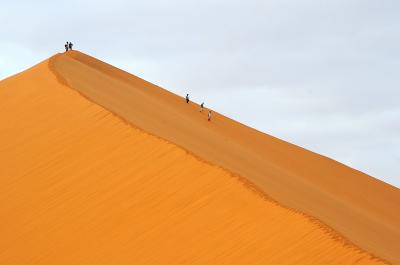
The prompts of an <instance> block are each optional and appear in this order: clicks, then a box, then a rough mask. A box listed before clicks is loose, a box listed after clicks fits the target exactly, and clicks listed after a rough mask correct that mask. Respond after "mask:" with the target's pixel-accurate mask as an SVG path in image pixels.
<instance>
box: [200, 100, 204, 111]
mask: <svg viewBox="0 0 400 265" xmlns="http://www.w3.org/2000/svg"><path fill="white" fill-rule="evenodd" d="M203 109H204V102H203V103H201V105H200V112H203Z"/></svg>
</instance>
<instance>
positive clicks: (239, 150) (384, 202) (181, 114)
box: [50, 52, 400, 264]
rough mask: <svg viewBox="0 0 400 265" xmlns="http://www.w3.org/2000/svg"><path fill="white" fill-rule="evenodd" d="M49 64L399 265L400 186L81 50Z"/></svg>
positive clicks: (110, 104)
mask: <svg viewBox="0 0 400 265" xmlns="http://www.w3.org/2000/svg"><path fill="white" fill-rule="evenodd" d="M50 65H51V67H52V70H53V72H54V73H55V74H56V75H57V76H58V78H59V80H60V81H61V82H63V83H64V84H67V85H68V86H70V87H72V88H74V89H75V90H77V91H78V92H79V93H81V94H82V95H84V96H85V97H87V98H89V99H90V100H92V101H93V102H95V103H97V104H99V105H101V106H104V107H105V108H106V109H108V110H110V111H112V112H113V113H115V114H117V115H118V116H120V117H122V118H123V119H125V120H126V121H128V122H130V123H132V124H134V125H135V126H137V127H139V128H141V129H143V130H145V131H147V132H150V133H151V134H153V135H157V136H160V137H162V138H163V139H166V140H168V141H170V142H173V143H175V144H177V145H179V146H182V147H184V148H185V149H186V150H189V151H190V152H193V153H195V154H196V155H198V156H199V157H201V158H202V159H204V160H206V161H209V162H211V163H213V164H216V165H219V166H221V167H223V168H225V169H228V170H230V171H232V172H234V173H236V174H238V175H241V176H243V177H246V178H247V179H248V180H250V181H251V182H252V183H254V184H255V185H256V186H257V187H259V188H260V189H261V190H262V191H263V192H265V193H266V194H268V195H269V196H271V197H272V198H274V199H275V200H277V201H278V202H280V203H282V204H284V205H286V206H288V207H291V208H294V209H298V210H300V211H301V212H304V213H306V214H309V215H311V216H314V217H316V218H318V219H319V220H321V221H322V222H324V223H326V224H328V225H329V226H331V227H332V228H334V229H335V230H337V231H339V232H340V233H341V234H342V235H344V236H345V237H347V238H348V239H350V240H351V241H352V242H353V243H355V244H356V245H358V246H360V247H362V248H364V249H366V250H367V251H369V252H371V253H374V254H376V255H378V256H380V257H383V258H385V259H387V260H390V261H393V262H396V263H399V264H400V248H399V246H400V214H399V213H400V190H399V189H396V188H395V187H393V186H390V185H388V184H386V183H384V182H381V181H379V180H377V179H374V178H372V177H370V176H368V175H365V174H363V173H361V172H359V171H356V170H354V169H351V168H349V167H347V166H344V165H342V164H340V163H338V162H336V161H333V160H331V159H329V158H326V157H323V156H320V155H318V154H315V153H312V152H309V151H307V150H305V149H302V148H300V147H297V146H295V145H292V144H289V143H286V142H284V141H281V140H279V139H276V138H274V137H271V136H269V135H266V134H263V133H261V132H258V131H256V130H254V129H251V128H249V127H246V126H244V125H242V124H239V123H237V122H235V121H232V120H230V119H228V118H226V117H223V116H221V115H218V116H215V115H214V120H213V122H212V123H211V124H209V123H208V122H207V120H206V113H203V114H200V113H199V107H198V105H195V104H190V105H187V104H185V103H184V100H183V98H181V97H178V96H176V95H174V94H172V93H170V92H168V91H166V90H163V89H161V88H159V87H157V86H155V85H152V84H151V83H148V82H146V81H144V80H142V79H140V78H137V77H135V76H133V75H130V74H128V73H126V72H123V71H121V70H119V69H117V68H114V67H112V66H110V65H108V64H105V63H103V62H101V61H99V60H96V59H95V58H92V57H90V56H87V55H85V54H82V53H80V52H69V53H66V54H60V55H57V56H55V57H54V58H53V59H51V62H50ZM255 115H262V114H255Z"/></svg>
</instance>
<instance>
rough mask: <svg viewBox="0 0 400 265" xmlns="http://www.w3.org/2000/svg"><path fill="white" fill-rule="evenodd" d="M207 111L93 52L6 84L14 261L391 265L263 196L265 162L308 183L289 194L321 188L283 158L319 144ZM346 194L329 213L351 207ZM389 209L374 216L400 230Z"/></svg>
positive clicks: (0, 255) (10, 260)
mask: <svg viewBox="0 0 400 265" xmlns="http://www.w3.org/2000/svg"><path fill="white" fill-rule="evenodd" d="M70 88H73V89H75V90H76V91H78V92H79V93H80V94H81V95H83V96H84V97H86V98H89V99H90V101H89V100H87V99H85V98H83V97H81V96H80V95H79V94H78V93H77V92H76V91H75V90H73V89H70ZM131 100H133V101H131ZM92 101H93V102H95V103H96V104H94V103H93V102H92ZM132 103H133V104H132ZM99 105H101V106H103V107H104V108H103V107H101V106H99ZM109 110H110V111H111V112H110V111H109ZM162 111H169V112H167V113H164V114H162V113H160V112H162ZM112 113H115V114H116V115H118V116H119V117H117V116H115V115H113V114H112ZM128 114H129V115H128ZM135 115H136V118H134V117H133V116H135ZM146 115H148V117H146ZM196 115H197V116H196ZM199 115H200V116H199ZM168 117H169V118H168ZM120 118H122V119H124V120H125V121H126V122H123V121H122V120H121V119H120ZM203 118H204V117H202V116H201V114H199V113H198V109H197V106H193V105H189V106H188V105H186V104H185V103H183V100H182V99H181V98H179V97H176V96H174V95H173V94H171V93H169V92H167V91H164V90H160V89H159V88H157V87H155V86H153V85H151V84H150V83H148V82H145V81H143V80H141V79H138V78H136V77H133V76H131V75H129V74H126V73H124V72H122V71H120V70H118V69H115V68H112V67H111V66H109V65H106V64H104V63H102V62H100V61H97V60H95V59H94V58H91V57H88V56H86V55H84V54H81V53H79V52H69V53H67V54H61V55H56V56H55V57H53V58H51V59H50V60H49V61H45V62H43V63H40V64H39V65H37V66H35V67H33V68H31V69H29V70H27V71H25V72H23V73H21V74H19V75H16V76H14V77H11V78H8V79H6V80H3V81H1V82H0V122H1V126H0V150H1V151H0V159H1V166H0V205H1V207H0V229H1V230H0V232H1V235H2V238H1V239H0V264H61V265H62V264H132V263H134V264H314V263H315V264H384V261H383V260H382V259H380V258H377V257H375V256H379V257H381V258H383V259H387V260H389V261H393V262H396V258H397V257H396V255H394V254H393V253H392V252H390V248H387V250H388V253H389V254H390V255H389V254H387V256H388V257H389V258H386V257H384V255H383V254H385V253H384V252H383V251H381V250H379V249H372V250H373V251H371V250H370V249H367V251H363V250H362V249H360V248H358V247H356V246H355V245H353V244H351V243H349V242H348V241H346V240H345V239H343V238H342V237H341V236H340V235H339V234H338V233H336V232H335V231H334V230H330V229H329V228H328V227H326V226H324V225H323V224H322V223H320V222H318V221H317V220H316V219H312V218H309V217H307V216H306V215H303V214H301V213H300V212H298V211H294V210H290V209H288V208H286V207H282V206H281V205H279V204H278V203H276V202H274V201H272V200H270V199H268V198H267V197H265V196H264V195H263V194H264V193H265V192H266V191H267V190H266V189H265V188H264V187H263V186H262V185H260V183H258V182H257V181H255V180H256V178H255V177H257V175H254V174H255V172H256V171H258V170H261V172H260V174H261V173H265V172H269V173H271V176H270V175H265V176H263V178H266V181H267V182H266V183H269V184H271V187H269V188H274V187H279V186H281V185H284V184H285V183H286V182H285V181H287V182H290V178H293V182H294V183H291V184H290V183H289V184H288V186H286V187H284V188H285V189H287V191H286V192H283V194H282V196H283V195H288V194H289V193H291V192H292V190H291V189H294V191H293V193H294V194H289V195H290V196H293V197H292V198H291V199H293V200H297V199H299V198H296V197H295V195H296V194H297V193H296V192H299V190H296V189H295V187H294V186H296V185H298V184H299V183H302V182H305V184H303V185H304V187H306V188H309V186H310V184H308V183H307V181H312V180H313V179H312V178H313V177H315V176H310V179H306V180H302V179H301V177H302V175H301V174H300V175H295V174H294V173H296V172H294V169H291V168H290V166H291V164H288V165H287V166H288V167H289V168H285V167H284V165H285V164H284V163H283V162H284V161H283V162H282V161H281V160H282V159H284V156H285V155H287V153H292V152H293V153H294V154H295V155H297V154H298V152H304V153H305V154H308V151H306V150H303V149H298V148H297V147H295V146H293V145H289V144H287V143H284V142H282V141H280V140H278V139H276V138H272V137H271V138H269V136H266V135H264V134H261V133H259V132H257V131H254V130H252V129H249V128H247V127H245V126H243V125H240V124H238V123H235V122H233V121H231V120H229V119H227V118H225V117H222V116H217V117H216V120H215V122H213V123H212V124H209V123H207V121H206V119H203ZM131 124H133V125H134V126H135V127H132V126H131ZM180 124H183V125H185V126H186V127H185V126H179V125H180ZM173 126H178V127H177V128H175V127H173ZM139 128H140V129H139ZM157 130H158V131H157ZM182 130H183V131H182ZM197 130H198V131H199V133H198V134H196V133H194V131H197ZM175 133H177V134H178V135H176V139H170V138H171V137H172V136H175ZM222 133H226V135H222ZM171 135H172V136H171ZM200 135H202V136H200ZM241 136H245V137H250V138H246V139H241ZM180 137H182V139H180ZM235 137H236V138H235ZM164 139H165V140H164ZM191 141H193V142H191ZM263 141H266V142H265V143H262V142H263ZM206 143H207V144H206ZM190 144H191V145H190ZM214 144H216V145H214ZM218 144H219V145H218ZM259 144H261V146H260V147H259V148H261V149H262V148H266V147H268V148H275V149H274V151H275V152H278V153H279V152H280V154H279V155H277V157H274V158H271V160H268V159H269V156H262V155H260V154H257V153H255V152H257V150H258V149H257V148H256V147H257V145H259ZM229 146H232V147H229ZM181 147H183V148H184V149H182V148H181ZM283 147H285V148H289V150H285V149H284V150H280V148H283ZM196 148H197V149H196ZM290 148H292V149H293V150H291V149H290ZM236 149H238V150H236ZM199 150H200V151H199ZM232 150H233V151H232ZM235 150H236V151H235ZM201 151H203V152H201ZM222 151H224V152H225V151H232V152H233V153H232V154H226V153H219V152H222ZM209 152H210V153H209ZM241 152H244V153H243V154H241ZM269 152H271V150H269ZM285 152H286V153H285ZM309 153H310V152H309ZM301 154H303V153H301ZM242 155H248V156H249V157H247V159H246V158H245V159H244V158H243V157H242ZM308 155H309V156H311V157H312V156H317V155H315V154H312V153H310V154H308ZM235 156H238V157H236V160H234V158H235ZM317 158H320V157H319V156H317ZM242 159H244V160H243V161H242ZM280 159H281V160H280ZM299 159H305V160H304V161H303V162H304V163H306V162H308V160H307V158H302V157H299ZM320 159H325V158H322V157H321V158H320ZM235 161H236V163H239V161H240V162H243V163H244V164H245V165H247V166H248V165H257V167H256V168H249V169H247V170H248V172H247V173H248V175H246V174H240V176H241V177H238V176H236V175H235V173H246V172H244V171H240V169H241V167H240V166H239V165H237V167H234V165H233V164H232V163H234V162H235ZM324 161H325V160H324ZM327 161H328V162H326V163H328V164H329V163H333V165H336V164H335V162H334V161H331V160H328V159H327ZM217 162H218V163H217ZM294 162H295V161H294ZM257 163H259V164H257ZM282 163H283V164H282ZM315 166H319V165H315ZM320 166H321V167H322V166H325V165H320ZM221 167H223V168H225V169H223V168H221ZM338 167H340V168H341V167H344V166H342V165H338ZM263 168H264V169H263ZM265 168H267V169H265ZM344 168H345V169H343V170H345V172H346V170H349V171H350V172H352V171H351V169H347V168H346V167H344ZM295 169H296V168H295ZM333 169H335V168H333ZM333 169H332V170H333ZM228 170H231V171H232V172H234V173H231V172H230V171H228ZM266 170H268V171H266ZM297 173H298V172H297ZM300 173H301V172H300ZM285 174H286V175H285ZM357 174H360V175H357V178H359V179H361V180H360V181H363V179H364V178H365V177H364V175H363V174H362V173H357ZM243 177H245V178H246V179H248V180H249V181H250V182H251V183H254V184H255V185H257V188H256V189H258V190H260V191H261V192H263V194H261V193H258V192H255V191H254V190H253V189H252V187H248V186H246V184H247V182H246V181H247V180H243V179H241V178H243ZM279 177H281V178H282V180H281V179H279ZM367 177H368V176H367ZM285 178H286V180H285ZM369 178H370V177H368V178H367V180H368V181H367V183H369V184H365V185H366V186H367V187H369V186H368V185H371V187H372V186H374V185H375V186H377V187H376V188H377V189H378V190H380V189H383V190H384V193H383V194H382V197H383V198H382V199H381V200H378V201H377V204H376V205H375V207H377V206H380V205H379V203H380V202H381V201H383V200H384V199H386V198H385V196H392V199H393V200H396V199H397V197H396V196H397V195H398V191H397V190H396V189H392V187H390V186H386V185H384V184H382V183H381V182H379V181H376V180H374V179H372V178H371V179H369ZM328 179H329V178H328ZM359 179H357V181H359ZM274 181H275V182H276V183H274ZM261 184H262V183H261ZM317 184H318V185H317ZM325 185H328V183H325ZM322 186H323V185H321V184H320V183H319V182H318V181H316V184H315V186H313V187H314V189H316V190H317V188H318V189H319V193H314V194H313V196H321V200H322V202H324V200H325V201H329V200H328V199H327V198H325V197H324V196H323V192H326V190H323V189H322ZM304 187H303V188H304ZM361 187H363V186H361ZM306 188H304V189H305V190H306V191H309V192H312V191H313V190H312V189H308V190H307V189H306ZM281 189H282V187H281ZM387 190H388V191H387ZM366 191H368V189H366ZM275 192H276V193H279V192H280V190H277V191H275ZM382 192H383V191H382ZM386 192H389V194H387V193H386ZM267 194H269V195H271V196H272V197H273V198H274V199H276V200H277V201H280V199H281V198H280V197H279V196H274V195H275V194H271V193H268V192H267ZM374 194H375V193H373V194H372V195H374ZM330 195H332V194H330ZM337 196H338V197H337V198H336V199H343V197H340V195H337ZM316 198H317V199H319V198H318V197H316ZM282 201H284V200H282ZM305 201H306V200H305ZM367 201H368V200H367ZM288 202H290V200H287V201H284V203H288ZM306 202H307V201H306ZM334 202H336V201H334ZM334 202H331V203H332V205H333V206H329V207H328V210H329V211H332V210H334V209H340V208H334V206H335V204H334ZM342 202H343V201H342ZM349 204H350V205H351V207H350V209H353V210H354V209H358V210H359V211H361V210H365V211H366V212H362V215H357V216H368V217H370V215H371V214H372V213H373V214H377V212H374V211H373V210H371V209H369V208H367V209H362V208H361V209H360V208H356V206H357V205H359V204H360V203H359V202H358V201H357V200H355V201H349ZM288 205H289V204H288ZM289 206H292V207H293V206H294V205H289ZM306 206H307V205H306ZM371 207H372V206H371ZM387 207H392V206H391V205H389V206H387ZM293 208H295V207H293ZM296 209H299V210H301V209H300V208H296ZM311 209H314V208H311ZM394 209H396V208H392V210H394ZM385 210H387V209H381V212H379V214H383V216H380V215H378V214H377V215H376V216H374V217H375V219H373V220H375V221H379V222H385V223H380V224H379V225H376V226H377V227H378V228H379V227H380V226H385V225H388V226H387V227H386V229H388V230H389V231H394V232H396V229H397V227H391V226H390V224H396V219H395V218H394V219H393V220H392V219H390V218H392V217H391V216H385V215H384V214H385V213H386V212H385ZM305 212H306V211H305ZM306 213H307V212H306ZM342 213H343V214H347V213H346V212H337V214H338V215H341V214H342ZM356 214H359V213H358V212H357V213H356ZM312 216H314V217H316V215H312ZM394 217H396V215H395V214H394ZM342 218H344V217H342ZM347 218H349V217H348V216H347ZM339 219H340V218H339ZM390 220H392V223H390ZM323 222H325V220H323ZM339 224H341V223H340V222H339ZM332 227H333V226H332ZM345 236H348V235H346V234H345ZM350 239H351V238H350ZM394 239H395V240H397V239H398V238H396V237H394ZM388 240H390V238H384V239H382V240H381V241H383V242H386V243H387V242H390V241H388ZM394 243H396V241H395V242H394ZM357 245H359V244H357ZM372 247H373V245H372ZM385 247H386V246H385ZM368 252H369V253H372V254H369V253H368ZM382 253H383V254H382ZM381 254H382V255H381Z"/></svg>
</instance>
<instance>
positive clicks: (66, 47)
mask: <svg viewBox="0 0 400 265" xmlns="http://www.w3.org/2000/svg"><path fill="white" fill-rule="evenodd" d="M64 47H65V51H66V52H67V51H68V41H67V42H66V43H65V45H64Z"/></svg>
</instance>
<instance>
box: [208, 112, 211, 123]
mask: <svg viewBox="0 0 400 265" xmlns="http://www.w3.org/2000/svg"><path fill="white" fill-rule="evenodd" d="M208 121H211V110H209V111H208Z"/></svg>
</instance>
